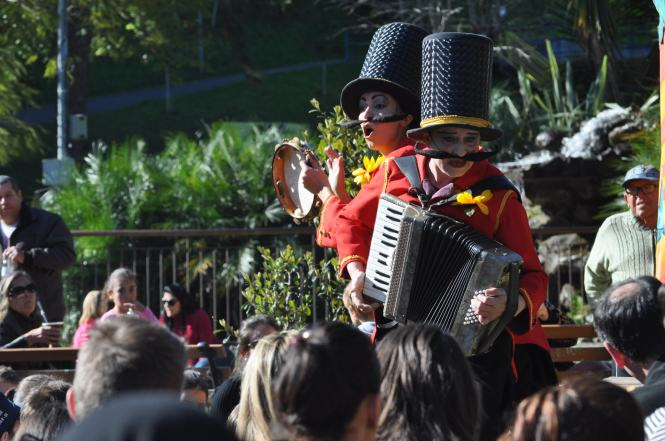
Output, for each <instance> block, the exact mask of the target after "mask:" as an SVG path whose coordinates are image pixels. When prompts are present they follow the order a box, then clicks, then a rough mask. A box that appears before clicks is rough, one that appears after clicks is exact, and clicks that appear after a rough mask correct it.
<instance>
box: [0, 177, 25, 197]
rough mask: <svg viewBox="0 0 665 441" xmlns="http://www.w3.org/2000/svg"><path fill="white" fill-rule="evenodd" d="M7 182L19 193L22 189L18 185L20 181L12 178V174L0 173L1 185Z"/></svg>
mask: <svg viewBox="0 0 665 441" xmlns="http://www.w3.org/2000/svg"><path fill="white" fill-rule="evenodd" d="M5 184H9V185H11V186H12V189H13V190H14V191H15V192H16V193H19V192H20V191H21V188H20V187H19V186H18V182H16V179H14V178H12V177H11V176H7V175H0V185H5Z"/></svg>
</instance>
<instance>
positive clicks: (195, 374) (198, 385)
mask: <svg viewBox="0 0 665 441" xmlns="http://www.w3.org/2000/svg"><path fill="white" fill-rule="evenodd" d="M210 386H211V385H210V380H209V379H208V377H206V376H205V375H203V374H202V373H201V372H199V371H196V370H194V369H187V370H185V372H184V374H183V380H182V392H181V394H180V399H181V400H183V401H188V402H190V403H194V404H196V405H197V406H199V407H201V408H204V409H205V407H206V406H207V405H208V389H210Z"/></svg>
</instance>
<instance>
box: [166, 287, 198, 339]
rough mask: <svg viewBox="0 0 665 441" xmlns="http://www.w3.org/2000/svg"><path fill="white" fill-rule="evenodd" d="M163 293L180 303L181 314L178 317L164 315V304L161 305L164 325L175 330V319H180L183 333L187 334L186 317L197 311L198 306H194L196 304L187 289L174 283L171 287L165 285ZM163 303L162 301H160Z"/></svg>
mask: <svg viewBox="0 0 665 441" xmlns="http://www.w3.org/2000/svg"><path fill="white" fill-rule="evenodd" d="M162 291H163V292H168V293H169V294H171V295H173V297H175V298H176V299H178V302H179V303H180V314H178V315H177V316H176V317H169V316H167V315H166V314H165V313H164V304H163V303H162V305H161V310H162V312H161V316H162V317H161V318H162V319H163V320H164V323H165V324H166V326H167V327H168V328H169V329H170V330H173V326H174V325H175V323H174V319H176V318H177V319H178V321H179V322H180V330H181V333H182V334H184V333H185V316H186V315H187V314H191V313H192V312H194V311H195V310H196V305H194V302H193V301H192V298H191V297H190V296H189V293H188V292H187V290H186V289H185V288H183V287H182V286H181V285H179V284H177V283H172V284H170V285H165V286H164V288H163V289H162ZM160 301H161V300H160Z"/></svg>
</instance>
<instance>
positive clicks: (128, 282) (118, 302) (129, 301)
mask: <svg viewBox="0 0 665 441" xmlns="http://www.w3.org/2000/svg"><path fill="white" fill-rule="evenodd" d="M104 293H106V296H107V297H108V298H109V299H110V300H112V301H113V309H111V310H110V311H107V312H106V313H105V314H104V315H103V316H102V318H101V320H106V319H108V318H109V317H115V316H118V315H122V314H127V315H134V316H137V317H141V318H143V319H146V320H149V321H152V322H156V321H157V317H155V314H153V313H152V311H151V310H150V308H148V307H147V306H144V305H142V304H141V302H139V301H137V300H136V297H137V287H136V274H135V273H134V271H132V270H129V269H127V268H118V269H116V270H114V271H113V272H112V273H111V275H110V276H109V278H108V280H107V281H106V284H105V285H104Z"/></svg>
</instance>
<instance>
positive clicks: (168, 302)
mask: <svg viewBox="0 0 665 441" xmlns="http://www.w3.org/2000/svg"><path fill="white" fill-rule="evenodd" d="M162 303H163V304H164V305H169V306H174V305H175V304H176V303H178V300H177V299H171V300H162Z"/></svg>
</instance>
